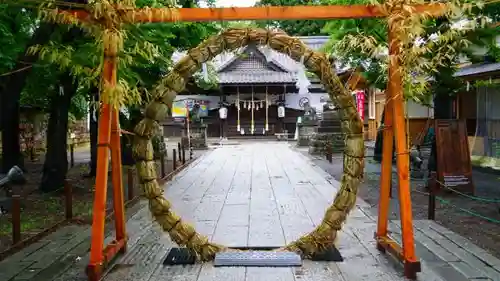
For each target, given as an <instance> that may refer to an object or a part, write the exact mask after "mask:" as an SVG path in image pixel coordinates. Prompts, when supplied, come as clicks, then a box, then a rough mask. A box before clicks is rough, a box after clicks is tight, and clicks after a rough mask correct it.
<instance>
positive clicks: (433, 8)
mask: <svg viewBox="0 0 500 281" xmlns="http://www.w3.org/2000/svg"><path fill="white" fill-rule="evenodd" d="M414 7H415V12H416V13H423V12H426V13H429V14H430V15H432V16H439V15H441V14H443V11H444V8H445V7H446V6H445V4H429V5H415V6H414ZM124 12H125V13H127V17H128V18H131V19H132V20H131V21H132V22H135V23H147V22H174V21H190V22H200V21H236V20H306V19H311V20H312V19H351V18H376V17H385V16H387V15H386V14H384V13H383V11H381V10H380V9H379V8H377V7H376V6H373V5H329V6H279V7H277V6H267V7H232V8H179V9H177V10H176V11H175V14H173V13H172V10H171V9H168V8H153V9H151V8H148V9H130V10H124ZM68 13H71V14H72V15H74V16H75V17H77V18H79V19H82V20H88V19H89V14H88V13H87V12H86V11H71V12H68Z"/></svg>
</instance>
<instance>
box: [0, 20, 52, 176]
mask: <svg viewBox="0 0 500 281" xmlns="http://www.w3.org/2000/svg"><path fill="white" fill-rule="evenodd" d="M54 29H55V25H53V24H46V23H42V24H41V25H40V27H38V28H37V29H36V31H35V33H34V34H33V36H32V37H31V40H30V42H29V43H28V45H27V46H26V50H27V49H28V48H29V47H31V46H34V45H37V44H46V43H47V42H48V41H49V38H50V35H51V34H52V32H53V31H54ZM26 50H25V52H23V53H22V54H21V55H20V56H19V57H18V59H17V63H16V66H15V68H14V69H21V68H24V67H26V66H29V65H31V64H33V63H34V62H36V61H37V60H38V56H36V55H35V56H30V55H28V54H26ZM30 73H31V68H27V69H26V70H23V71H18V72H14V73H12V74H11V75H7V76H3V77H0V95H1V96H2V103H1V108H0V114H1V115H2V116H1V118H0V122H2V124H1V125H0V127H1V128H2V151H3V155H2V165H1V166H2V172H3V173H6V172H7V171H8V170H9V169H10V168H11V167H12V166H14V165H18V166H20V167H24V161H23V156H22V154H21V145H20V139H19V119H20V117H19V99H20V97H21V92H22V90H23V88H24V85H25V82H26V79H27V78H28V75H29V74H30ZM7 152H8V153H7Z"/></svg>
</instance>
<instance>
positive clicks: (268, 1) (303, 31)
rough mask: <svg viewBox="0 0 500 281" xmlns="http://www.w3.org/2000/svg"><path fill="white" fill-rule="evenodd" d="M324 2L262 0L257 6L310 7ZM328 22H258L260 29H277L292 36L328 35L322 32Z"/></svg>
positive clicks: (309, 0)
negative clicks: (269, 27)
mask: <svg viewBox="0 0 500 281" xmlns="http://www.w3.org/2000/svg"><path fill="white" fill-rule="evenodd" d="M322 3H324V1H323V0H322V1H311V0H260V1H259V2H257V3H256V6H301V5H304V6H308V5H320V4H322ZM326 22H327V21H326V20H285V21H275V20H270V21H258V22H257V25H258V26H260V27H264V28H265V27H268V26H271V27H275V28H279V29H281V30H283V31H284V32H286V33H287V34H289V35H292V36H315V35H327V33H325V32H324V31H322V28H323V26H324V25H325V23H326Z"/></svg>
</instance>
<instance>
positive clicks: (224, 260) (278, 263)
mask: <svg viewBox="0 0 500 281" xmlns="http://www.w3.org/2000/svg"><path fill="white" fill-rule="evenodd" d="M214 266H262V267H264V266H266V267H287V266H302V259H301V258H300V256H299V255H297V254H296V253H293V252H284V251H283V252H282V251H280V252H275V251H243V252H220V253H217V254H216V255H215V260H214Z"/></svg>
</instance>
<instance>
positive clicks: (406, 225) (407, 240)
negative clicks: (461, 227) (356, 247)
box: [389, 22, 420, 279]
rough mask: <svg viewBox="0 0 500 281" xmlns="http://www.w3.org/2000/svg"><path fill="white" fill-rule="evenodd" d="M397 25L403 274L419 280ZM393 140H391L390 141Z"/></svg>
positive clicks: (394, 63)
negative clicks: (417, 277)
mask: <svg viewBox="0 0 500 281" xmlns="http://www.w3.org/2000/svg"><path fill="white" fill-rule="evenodd" d="M396 24H398V22H396V23H393V22H389V34H390V36H389V38H390V39H389V40H390V41H389V46H390V47H389V55H390V63H389V88H390V93H391V98H392V102H393V105H392V112H393V118H394V120H393V121H394V122H393V128H394V135H395V142H396V160H397V170H398V193H399V194H398V195H399V208H400V210H399V212H400V217H401V228H402V240H403V245H402V246H403V258H404V260H403V262H404V273H405V276H406V277H407V278H412V279H414V278H416V274H417V272H420V262H419V261H418V260H417V257H416V254H415V241H414V237H413V216H412V209H411V196H410V180H409V171H410V167H409V163H410V158H409V151H408V147H407V143H406V126H405V113H404V101H403V85H402V83H403V81H402V78H401V73H400V71H401V67H400V64H399V60H398V57H399V52H400V49H399V41H398V39H397V38H396V34H395V32H396V30H397V28H399V27H398V26H397V25H396ZM391 141H392V140H391Z"/></svg>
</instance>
